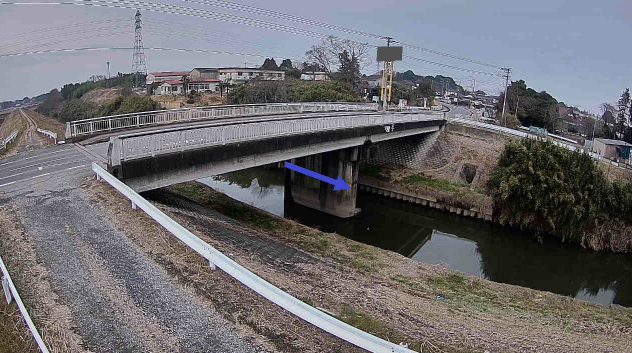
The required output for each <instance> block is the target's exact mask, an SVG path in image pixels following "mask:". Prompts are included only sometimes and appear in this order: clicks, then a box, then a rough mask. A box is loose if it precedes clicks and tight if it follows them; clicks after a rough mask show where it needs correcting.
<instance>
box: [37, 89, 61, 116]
mask: <svg viewBox="0 0 632 353" xmlns="http://www.w3.org/2000/svg"><path fill="white" fill-rule="evenodd" d="M63 100H64V98H63V97H62V96H61V93H59V91H58V90H57V88H55V89H53V90H51V91H50V92H49V93H48V95H46V99H45V100H44V102H43V103H42V104H40V105H39V106H38V107H37V111H38V112H39V113H40V114H44V115H51V113H52V112H53V110H54V109H55V108H57V105H58V104H59V103H61V102H62V101H63Z"/></svg>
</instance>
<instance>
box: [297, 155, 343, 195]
mask: <svg viewBox="0 0 632 353" xmlns="http://www.w3.org/2000/svg"><path fill="white" fill-rule="evenodd" d="M285 168H287V169H291V170H293V171H295V172H299V173H301V174H305V175H307V176H310V177H312V178H314V179H318V180H320V181H324V182H325V183H328V184H331V185H333V186H334V191H336V190H345V189H351V186H349V185H348V184H347V183H345V181H344V180H342V178H341V177H340V176H338V179H334V178H330V177H326V176H324V175H322V174H318V173H316V172H313V171H311V170H309V169H305V168H303V167H299V166H297V165H296V164H292V163H290V162H285Z"/></svg>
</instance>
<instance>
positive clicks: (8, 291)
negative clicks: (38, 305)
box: [0, 257, 48, 353]
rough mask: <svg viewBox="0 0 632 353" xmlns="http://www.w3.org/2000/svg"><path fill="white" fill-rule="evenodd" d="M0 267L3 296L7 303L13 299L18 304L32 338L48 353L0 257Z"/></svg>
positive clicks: (43, 352) (43, 351) (41, 349)
mask: <svg viewBox="0 0 632 353" xmlns="http://www.w3.org/2000/svg"><path fill="white" fill-rule="evenodd" d="M0 269H1V270H2V288H3V290H4V296H5V298H6V299H7V304H11V301H13V299H15V303H16V304H17V305H18V309H20V313H22V316H23V317H24V321H26V325H27V326H28V328H29V330H31V334H32V335H33V338H35V342H36V343H37V346H38V347H39V349H40V351H42V353H48V348H46V344H44V341H42V336H40V334H39V332H37V328H35V324H34V323H33V320H31V316H30V315H29V313H28V311H27V310H26V307H25V306H24V303H23V302H22V299H21V298H20V294H19V293H18V290H17V288H15V285H14V284H13V281H12V280H11V276H10V275H9V270H7V268H6V266H5V265H4V262H3V261H2V258H1V257H0Z"/></svg>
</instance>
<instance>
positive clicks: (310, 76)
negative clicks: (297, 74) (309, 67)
mask: <svg viewBox="0 0 632 353" xmlns="http://www.w3.org/2000/svg"><path fill="white" fill-rule="evenodd" d="M301 80H306V81H329V80H331V78H330V77H329V75H328V74H327V73H326V72H324V71H317V72H316V71H309V72H307V71H305V72H303V73H302V74H301Z"/></svg>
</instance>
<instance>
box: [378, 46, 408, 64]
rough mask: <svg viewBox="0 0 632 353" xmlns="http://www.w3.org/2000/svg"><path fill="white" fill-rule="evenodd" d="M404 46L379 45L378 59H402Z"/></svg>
mask: <svg viewBox="0 0 632 353" xmlns="http://www.w3.org/2000/svg"><path fill="white" fill-rule="evenodd" d="M403 55H404V48H403V47H377V61H401V60H402V56H403Z"/></svg>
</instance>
